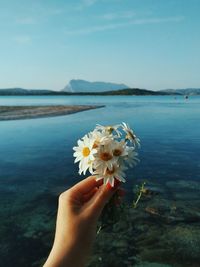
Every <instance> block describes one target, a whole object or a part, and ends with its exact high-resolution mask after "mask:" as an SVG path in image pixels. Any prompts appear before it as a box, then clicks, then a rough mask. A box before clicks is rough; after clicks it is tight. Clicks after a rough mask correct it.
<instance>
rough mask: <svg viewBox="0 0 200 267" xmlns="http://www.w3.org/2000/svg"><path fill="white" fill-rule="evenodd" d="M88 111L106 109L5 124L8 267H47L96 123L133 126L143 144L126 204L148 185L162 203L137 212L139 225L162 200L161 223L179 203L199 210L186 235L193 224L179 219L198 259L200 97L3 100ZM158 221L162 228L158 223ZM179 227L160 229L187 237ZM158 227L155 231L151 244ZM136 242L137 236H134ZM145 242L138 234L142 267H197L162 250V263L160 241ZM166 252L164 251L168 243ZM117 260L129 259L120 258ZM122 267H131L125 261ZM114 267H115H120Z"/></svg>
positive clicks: (0, 147) (2, 159)
mask: <svg viewBox="0 0 200 267" xmlns="http://www.w3.org/2000/svg"><path fill="white" fill-rule="evenodd" d="M84 104H86V105H105V107H103V108H99V109H95V110H89V111H84V112H80V113H75V114H71V115H66V116H60V117H52V118H42V119H30V120H29V119H27V120H15V121H14V120H13V121H0V192H1V194H0V205H1V207H0V218H1V226H0V236H1V241H0V246H1V252H0V255H1V262H2V263H3V266H20V267H22V266H40V265H41V262H42V260H44V258H45V257H46V256H47V254H48V250H49V249H50V246H51V242H52V239H53V231H54V224H55V214H56V208H57V197H58V195H59V194H60V192H62V191H64V190H66V189H67V188H69V187H70V186H72V185H73V184H75V183H76V182H77V181H79V180H80V179H81V178H83V177H79V175H78V166H77V165H74V163H73V161H74V159H73V156H72V154H73V151H72V147H73V146H75V145H76V142H77V139H79V138H80V137H82V136H83V135H84V134H86V133H87V132H89V131H90V130H92V129H93V128H94V127H95V125H96V124H97V123H98V124H102V125H110V124H118V123H121V122H123V121H124V122H127V123H129V125H130V126H131V127H132V128H133V129H134V131H135V133H136V134H137V136H138V137H139V138H140V140H141V149H140V151H139V158H140V163H139V164H138V166H137V167H136V168H135V169H133V170H129V171H128V174H127V183H126V184H125V188H126V189H127V200H126V201H129V202H130V201H131V199H132V197H133V192H132V188H133V187H134V186H135V185H136V184H140V182H142V181H147V184H149V186H150V187H153V188H154V190H157V191H158V193H159V194H160V195H159V200H156V197H155V198H154V199H153V200H152V199H150V200H149V202H148V200H146V202H145V203H142V204H141V208H140V209H139V210H138V214H140V215H141V216H140V219H141V218H142V216H143V215H142V214H146V213H145V209H147V208H151V204H152V205H153V208H155V207H156V205H158V202H160V201H161V202H162V200H163V203H165V204H163V205H165V207H164V208H163V207H161V208H160V207H159V209H161V211H159V212H161V214H159V215H158V216H161V215H162V216H163V218H165V219H168V218H169V217H170V216H171V213H169V212H168V211H166V207H168V206H169V209H171V206H170V205H173V203H174V202H175V203H176V209H177V207H178V209H180V210H181V209H184V207H185V210H186V211H187V209H188V210H190V211H191V210H192V209H193V208H194V209H195V210H192V212H193V213H192V215H191V216H193V217H194V216H196V217H195V218H196V220H195V219H194V222H192V223H193V224H192V227H193V228H191V229H190V228H188V225H189V222H187V220H185V219H184V218H185V217H186V215H184V214H185V213H187V214H188V212H186V211H184V212H185V213H184V212H182V213H181V211H180V212H179V213H177V214H178V215H177V216H179V217H180V216H182V217H183V220H182V226H184V227H183V228H184V229H182V231H183V230H185V231H186V232H187V234H188V235H189V237H188V238H191V240H190V239H189V241H188V242H189V243H188V250H187V251H188V253H189V252H190V251H189V244H190V242H193V243H194V242H197V243H195V244H196V245H195V247H196V248H197V249H199V254H200V241H199V242H198V240H199V239H198V240H197V241H194V240H193V239H192V238H193V235H192V233H193V232H194V231H195V235H197V234H200V230H199V227H197V225H199V221H200V219H199V218H200V209H199V208H198V207H199V206H200V205H199V204H200V203H199V202H200V201H199V194H200V185H199V183H200V161H199V151H200V97H198V96H191V97H190V98H189V99H187V100H186V99H184V97H182V96H177V97H175V98H174V97H173V96H4V97H0V105H1V106H2V105H9V106H12V105H84ZM177 203H178V204H177ZM198 205H199V206H198ZM162 209H164V211H163V210H162ZM147 211H148V209H147ZM150 211H151V210H150ZM178 211H179V210H178ZM147 213H148V212H147ZM148 216H149V217H148V218H146V220H147V221H148V220H149V223H150V221H151V220H152V214H151V212H150V214H149V213H148ZM177 216H175V217H176V218H177ZM198 216H199V217H198ZM182 217H181V218H182ZM154 219H155V220H157V221H159V218H154ZM142 223H143V220H142V219H141V220H140V224H142ZM156 223H157V222H156ZM156 223H155V225H156ZM174 224H175V228H174V226H169V228H166V226H165V223H164V226H163V225H162V227H164V229H165V230H166V231H168V233H170V231H172V230H173V231H175V234H177V231H179V230H180V231H181V228H180V229H179V228H178V229H177V227H180V225H179V224H178V222H177V219H175V220H174ZM190 224H191V222H190ZM155 225H153V226H152V225H151V224H149V227H150V230H149V233H150V234H149V235H150V236H149V237H148V235H147V237H146V242H147V243H148V240H149V238H150V237H151V238H152V235H153V233H154V232H153V231H154V226H155ZM155 227H156V226H155ZM157 227H158V226H157ZM159 227H160V222H159ZM159 227H158V228H159ZM136 228H137V227H136ZM144 229H145V225H144ZM159 229H160V228H159ZM136 230H138V229H136ZM133 231H134V229H133ZM152 232H153V233H152ZM178 233H179V232H178ZM137 234H138V231H136V232H135V235H137ZM193 234H194V233H193ZM190 235H191V236H192V237H191V236H190ZM140 238H141V235H139V234H138V240H136V241H135V242H136V247H137V246H138V248H139V250H140V249H142V250H144V251H146V252H145V253H146V254H145V253H140V252H138V251H137V252H136V253H135V255H134V256H135V257H136V258H137V257H138V259H140V260H141V262H143V264H147V265H144V266H151V265H150V264H151V262H154V265H152V266H164V265H156V264H172V265H165V266H198V263H196V262H197V261H198V260H199V258H198V256H197V255H196V254H195V255H191V256H190V257H189V256H188V263H187V262H186V261H185V259H184V256H183V260H181V255H182V254H184V253H185V251H182V252H180V253H182V254H181V255H179V256H180V257H178V256H177V257H175V256H174V258H172V261H170V260H168V257H167V255H168V253H169V251H168V250H167V249H166V250H165V249H164V248H163V250H162V253H161V255H162V256H161V257H158V256H156V244H158V243H159V242H161V241H160V240H158V241H157V243H156V244H153V243H152V246H150V248H149V247H148V246H146V245H145V238H144V240H143V243H142V245H141V242H140V241H141V240H140ZM164 238H167V237H166V236H163V239H164ZM169 239H170V238H169ZM137 242H138V243H137ZM174 242H175V241H174ZM182 242H184V240H183V241H182ZM185 242H186V241H185ZM172 243H173V242H172ZM175 243H176V242H175ZM162 245H163V247H164V243H163V244H162ZM162 245H161V247H162ZM174 246H177V244H175V245H174ZM198 246H199V248H198ZM186 247H187V242H186ZM177 249H178V248H177ZM136 250H137V249H136ZM149 250H150V252H151V253H150V252H149ZM25 251H26V252H25ZM197 254H198V250H197ZM11 255H12V256H11ZM152 255H153V256H152ZM129 256H130V255H129ZM98 257H99V255H98ZM98 257H97V256H96V258H95V255H94V259H93V265H92V266H105V267H106V266H107V265H108V266H109V264H110V263H102V262H98V259H97V258H98ZM119 257H121V258H122V257H123V256H122V255H120V254H119ZM176 259H177V260H176ZM118 262H120V259H118ZM134 262H135V260H134ZM183 262H184V263H183ZM98 264H99V265H98ZM106 264H107V265H106ZM120 264H121V265H120V266H127V263H123V261H122V262H121V263H120ZM123 264H124V265H123ZM134 264H136V263H134ZM138 264H139V263H138ZM181 264H182V265H181ZM184 264H185V265H184ZM187 264H188V265H187ZM192 264H193V265H192ZM195 264H196V265H195ZM110 266H111V265H110ZM113 266H117V265H116V263H115V265H113ZM130 266H131V265H130ZM133 266H136V265H133ZM138 266H139V265H138ZM142 266H143V265H142Z"/></svg>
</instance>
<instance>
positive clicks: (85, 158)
mask: <svg viewBox="0 0 200 267" xmlns="http://www.w3.org/2000/svg"><path fill="white" fill-rule="evenodd" d="M138 147H140V140H139V138H137V136H136V135H135V133H134V132H133V130H132V129H131V128H130V127H129V125H128V124H126V123H124V122H123V123H122V124H118V125H114V126H102V125H97V126H96V128H95V129H94V130H93V131H92V132H89V133H87V134H86V135H85V136H84V137H83V138H81V139H80V140H78V146H76V147H74V148H73V150H74V151H75V152H74V157H75V163H76V162H79V174H82V173H83V174H84V175H85V174H86V172H87V171H89V172H90V174H92V175H94V176H95V177H96V180H100V179H103V181H104V184H110V185H111V186H112V187H113V186H114V182H115V179H116V180H118V181H120V182H125V181H126V180H125V171H126V170H127V169H128V167H129V166H130V167H133V165H136V164H137V162H138V161H139V160H138V158H137V156H138V153H137V148H138Z"/></svg>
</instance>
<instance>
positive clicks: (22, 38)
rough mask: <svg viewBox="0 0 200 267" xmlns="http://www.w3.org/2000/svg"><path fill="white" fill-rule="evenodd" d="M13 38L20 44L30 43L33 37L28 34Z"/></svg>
mask: <svg viewBox="0 0 200 267" xmlns="http://www.w3.org/2000/svg"><path fill="white" fill-rule="evenodd" d="M13 39H14V41H15V42H16V43H18V44H30V43H31V41H32V38H31V37H30V36H28V35H19V36H15V37H14V38H13Z"/></svg>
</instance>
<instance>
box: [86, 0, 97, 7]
mask: <svg viewBox="0 0 200 267" xmlns="http://www.w3.org/2000/svg"><path fill="white" fill-rule="evenodd" d="M96 2H97V0H83V1H82V4H83V5H85V6H92V5H94V4H95V3H96Z"/></svg>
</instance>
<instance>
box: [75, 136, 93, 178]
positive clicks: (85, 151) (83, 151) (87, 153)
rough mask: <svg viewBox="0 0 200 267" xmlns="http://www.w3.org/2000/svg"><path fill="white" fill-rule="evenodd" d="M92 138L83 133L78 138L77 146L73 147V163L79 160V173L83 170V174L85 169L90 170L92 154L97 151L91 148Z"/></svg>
mask: <svg viewBox="0 0 200 267" xmlns="http://www.w3.org/2000/svg"><path fill="white" fill-rule="evenodd" d="M93 145H94V140H93V139H91V138H89V136H88V135H85V136H84V137H83V138H82V140H78V146H77V147H74V148H73V150H74V151H75V152H74V154H73V155H74V157H76V159H75V161H74V162H75V163H76V162H78V161H80V162H79V174H81V173H82V172H83V174H84V175H85V173H86V171H87V169H89V170H90V172H92V162H93V161H94V159H95V157H94V155H95V154H96V153H97V150H96V149H95V148H93Z"/></svg>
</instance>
